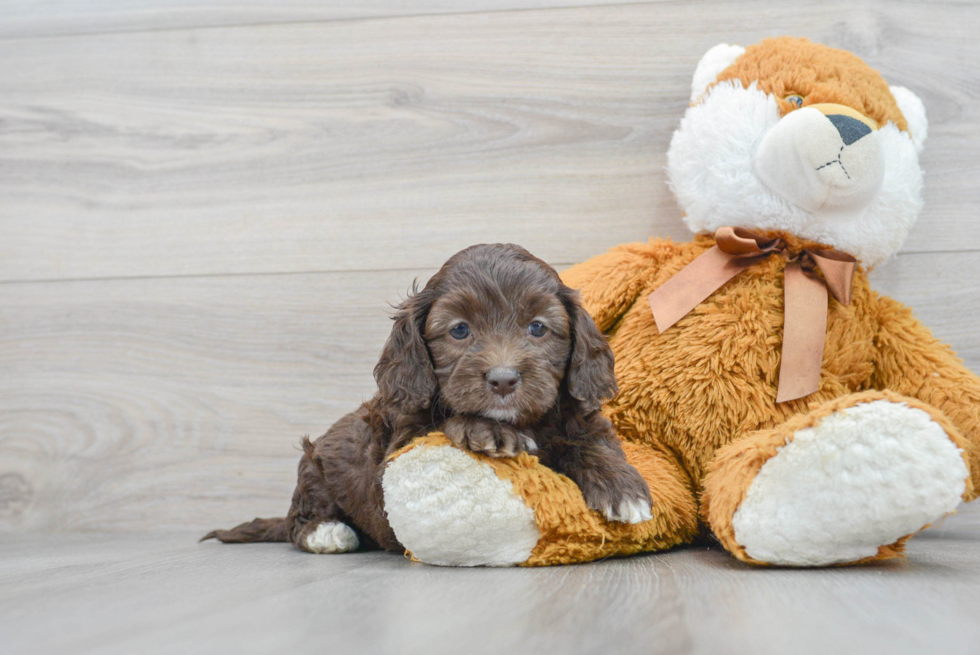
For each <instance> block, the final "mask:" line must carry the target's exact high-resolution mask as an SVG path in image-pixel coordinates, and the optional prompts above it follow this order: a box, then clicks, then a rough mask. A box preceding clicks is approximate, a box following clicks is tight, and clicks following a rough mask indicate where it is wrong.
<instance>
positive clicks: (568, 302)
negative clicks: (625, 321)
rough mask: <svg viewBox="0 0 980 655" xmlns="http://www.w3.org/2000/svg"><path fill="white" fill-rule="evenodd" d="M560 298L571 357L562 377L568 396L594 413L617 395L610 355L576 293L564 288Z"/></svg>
mask: <svg viewBox="0 0 980 655" xmlns="http://www.w3.org/2000/svg"><path fill="white" fill-rule="evenodd" d="M561 296H562V301H563V303H564V304H565V309H566V311H567V312H568V319H569V323H570V325H571V330H572V334H571V337H572V353H571V355H570V356H569V360H568V371H567V373H566V374H565V382H566V384H567V386H568V393H569V394H571V396H572V398H575V399H576V400H578V401H580V402H581V403H582V405H583V407H584V408H585V409H586V410H587V411H595V410H597V409H599V408H600V407H601V406H602V403H603V401H605V400H609V399H610V398H612V397H613V396H615V395H616V394H617V393H618V392H619V387H618V386H617V385H616V371H615V359H614V357H613V352H612V349H611V348H610V347H609V344H608V343H607V342H606V337H605V336H603V334H602V333H601V332H599V328H598V327H596V324H595V321H594V320H592V316H590V315H589V313H588V312H587V311H585V308H583V307H582V303H581V302H580V301H579V298H578V293H577V292H576V291H573V290H572V289H569V288H568V287H564V288H563V289H562V293H561Z"/></svg>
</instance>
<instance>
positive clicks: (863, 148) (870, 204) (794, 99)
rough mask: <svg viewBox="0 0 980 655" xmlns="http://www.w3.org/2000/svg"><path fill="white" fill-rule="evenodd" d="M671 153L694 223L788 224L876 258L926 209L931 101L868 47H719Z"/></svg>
mask: <svg viewBox="0 0 980 655" xmlns="http://www.w3.org/2000/svg"><path fill="white" fill-rule="evenodd" d="M691 88H692V94H691V106H690V107H689V108H688V110H687V113H686V114H685V115H684V118H683V120H682V121H681V124H680V127H679V128H678V129H677V131H676V132H675V133H674V136H673V139H672V140H671V143H670V150H669V152H668V153H667V170H668V177H669V181H670V186H671V188H672V189H673V191H674V194H675V195H676V196H677V200H678V202H679V203H680V205H681V207H682V208H683V209H684V211H685V221H686V222H687V225H688V227H690V228H691V229H692V230H693V231H695V232H713V231H714V230H716V229H717V228H719V227H721V226H724V225H733V226H737V227H745V228H748V229H754V230H760V231H766V230H781V231H784V232H788V233H790V234H793V235H796V236H799V237H802V238H805V239H811V240H814V241H819V242H821V243H824V244H827V245H830V246H833V247H834V248H836V249H838V250H842V251H844V252H846V253H848V254H851V255H853V256H854V257H856V258H858V259H859V260H860V261H861V262H862V263H863V264H864V265H865V266H874V265H875V264H878V263H880V262H882V261H884V260H885V259H887V258H888V257H889V256H890V255H892V254H894V253H895V252H896V251H897V250H898V249H899V248H900V247H901V245H902V243H903V242H904V241H905V238H906V237H907V236H908V233H909V229H910V228H911V227H912V225H913V224H914V223H915V219H916V217H917V216H918V213H919V209H920V208H921V206H922V201H921V190H922V171H921V169H920V168H919V160H918V153H919V152H920V151H921V150H922V144H923V142H924V141H925V138H926V132H927V129H928V124H927V122H926V115H925V108H924V107H923V105H922V101H921V100H919V98H918V97H916V96H915V94H913V93H912V92H911V91H909V90H908V89H905V88H903V87H897V86H892V87H890V86H888V84H887V83H886V82H885V80H884V79H883V78H882V77H881V75H879V74H878V72H877V71H875V70H873V69H872V68H871V67H869V66H868V65H867V64H866V63H864V62H863V61H862V60H861V59H860V58H858V57H857V56H855V55H853V54H851V53H849V52H844V51H842V50H835V49H833V48H828V47H826V46H822V45H818V44H815V43H811V42H809V41H807V40H805V39H793V38H788V37H781V38H776V39H767V40H765V41H761V42H760V43H758V44H756V45H753V46H749V47H747V48H741V47H738V46H729V45H718V46H715V47H714V48H712V49H711V50H709V51H708V52H707V53H706V54H705V55H704V57H703V58H702V59H701V62H700V63H699V64H698V67H697V70H696V71H695V73H694V80H693V82H692V84H691Z"/></svg>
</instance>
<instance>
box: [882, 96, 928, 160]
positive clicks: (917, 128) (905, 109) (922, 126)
mask: <svg viewBox="0 0 980 655" xmlns="http://www.w3.org/2000/svg"><path fill="white" fill-rule="evenodd" d="M888 88H889V89H891V92H892V96H893V97H894V98H895V102H897V103H898V108H899V109H900V110H902V116H905V122H907V123H908V124H909V134H910V135H911V136H912V143H914V144H915V151H916V152H922V146H924V145H925V143H926V137H927V136H929V121H928V120H927V119H926V106H925V105H924V104H922V101H921V100H919V96H917V95H915V94H914V93H912V92H911V91H909V90H908V89H906V88H905V87H904V86H889V87H888Z"/></svg>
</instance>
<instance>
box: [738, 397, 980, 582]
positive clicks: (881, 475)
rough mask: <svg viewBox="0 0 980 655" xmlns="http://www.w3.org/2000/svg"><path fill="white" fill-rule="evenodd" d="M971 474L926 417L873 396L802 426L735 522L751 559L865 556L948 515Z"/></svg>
mask: <svg viewBox="0 0 980 655" xmlns="http://www.w3.org/2000/svg"><path fill="white" fill-rule="evenodd" d="M968 475H969V473H968V471H967V468H966V463H965V462H964V460H963V455H962V451H961V450H960V449H959V448H957V447H956V445H955V444H954V443H953V442H952V441H950V439H949V437H948V436H947V435H946V433H945V431H943V429H942V427H940V426H939V424H937V423H936V422H934V421H933V420H932V419H931V418H930V417H929V415H928V414H926V413H925V412H923V411H922V410H919V409H913V408H910V407H909V406H907V405H905V404H904V403H893V402H890V401H887V400H877V401H874V402H871V403H865V404H861V405H857V406H856V407H852V408H849V409H847V410H843V411H840V412H836V413H834V414H832V415H831V416H828V417H827V418H825V419H824V420H823V421H822V422H821V423H819V424H818V425H816V426H815V427H813V428H808V429H805V430H800V431H799V432H797V433H796V434H795V435H794V438H793V441H791V442H790V443H788V444H787V445H785V446H783V447H781V448H780V449H779V453H778V454H777V455H776V456H775V457H773V458H772V459H770V460H769V461H768V462H766V463H765V464H764V465H763V466H762V469H761V470H760V471H759V473H758V474H757V475H756V478H755V480H754V481H753V482H752V485H751V486H750V487H749V489H748V491H747V492H746V494H745V499H744V500H743V501H742V504H741V505H740V506H739V508H738V510H737V511H736V512H735V515H734V517H733V519H732V525H733V527H734V528H735V539H736V541H738V543H739V544H741V545H742V546H744V547H745V550H746V552H747V553H748V554H749V555H751V556H752V557H754V558H755V559H757V560H760V561H763V562H769V563H771V564H780V565H789V566H821V565H827V564H835V563H840V562H852V561H855V560H858V559H863V558H865V557H871V556H873V555H875V554H876V553H877V552H878V547H879V546H883V545H887V544H891V543H894V542H895V541H897V540H898V539H900V538H901V537H904V536H905V535H909V534H912V533H915V532H917V531H919V530H920V529H921V528H923V527H924V526H926V525H927V524H929V523H932V522H934V521H936V520H937V519H939V518H941V517H943V516H945V515H946V514H948V513H950V512H952V511H953V510H954V509H955V508H956V506H957V505H958V504H959V502H960V498H961V496H962V495H963V492H964V490H965V488H966V479H967V477H968Z"/></svg>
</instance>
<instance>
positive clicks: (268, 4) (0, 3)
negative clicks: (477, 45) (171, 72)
mask: <svg viewBox="0 0 980 655" xmlns="http://www.w3.org/2000/svg"><path fill="white" fill-rule="evenodd" d="M652 1H654V2H655V1H657V0H652ZM650 2H651V0H412V1H411V2H408V1H406V0H357V1H356V2H320V1H317V0H286V1H280V2H275V1H274V0H209V2H207V3H206V4H205V3H201V2H198V1H197V0H86V2H76V1H73V0H54V1H51V0H48V1H47V2H37V1H32V0H0V15H2V16H3V21H2V22H0V39H3V38H27V37H38V36H64V35H75V34H104V33H107V32H141V31H159V30H175V29H188V28H200V27H234V26H242V25H268V24H276V23H298V22H312V21H338V20H340V21H342V20H356V19H364V18H375V19H376V18H390V17H396V16H424V15H430V14H461V13H476V12H484V11H494V12H496V11H515V10H523V9H542V8H565V7H578V6H601V5H614V4H615V5H624V4H639V3H645V4H649V3H650Z"/></svg>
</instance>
